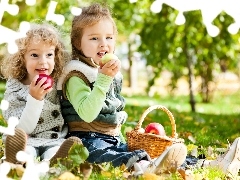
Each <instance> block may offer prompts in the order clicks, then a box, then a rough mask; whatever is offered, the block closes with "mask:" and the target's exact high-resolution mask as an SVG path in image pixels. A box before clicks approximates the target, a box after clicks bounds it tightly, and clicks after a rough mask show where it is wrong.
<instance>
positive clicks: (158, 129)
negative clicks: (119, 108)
mask: <svg viewBox="0 0 240 180" xmlns="http://www.w3.org/2000/svg"><path fill="white" fill-rule="evenodd" d="M145 133H151V134H155V135H160V136H166V132H165V129H164V127H163V126H162V125H161V124H159V123H150V124H148V125H147V126H146V128H145Z"/></svg>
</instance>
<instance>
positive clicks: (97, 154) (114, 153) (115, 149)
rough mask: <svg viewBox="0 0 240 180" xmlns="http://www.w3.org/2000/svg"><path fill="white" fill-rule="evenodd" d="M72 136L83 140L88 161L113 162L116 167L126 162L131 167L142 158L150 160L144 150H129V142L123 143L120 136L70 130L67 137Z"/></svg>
mask: <svg viewBox="0 0 240 180" xmlns="http://www.w3.org/2000/svg"><path fill="white" fill-rule="evenodd" d="M70 136H76V137H79V138H80V139H81V140H82V143H83V145H84V146H85V147H86V148H87V149H88V151H89V157H88V158H87V161H88V162H90V163H97V164H99V163H104V162H111V163H112V165H113V166H114V167H117V166H121V165H122V164H125V166H126V167H127V168H131V167H132V166H133V164H134V163H136V162H138V161H140V160H150V157H149V155H148V154H147V152H146V151H144V150H135V151H132V152H130V151H128V147H127V144H124V143H122V142H121V141H120V137H119V136H109V135H105V134H100V133H94V132H70V133H68V135H67V138H68V137H70Z"/></svg>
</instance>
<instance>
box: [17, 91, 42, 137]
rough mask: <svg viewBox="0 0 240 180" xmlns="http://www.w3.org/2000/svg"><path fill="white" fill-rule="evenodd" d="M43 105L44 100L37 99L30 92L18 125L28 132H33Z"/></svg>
mask: <svg viewBox="0 0 240 180" xmlns="http://www.w3.org/2000/svg"><path fill="white" fill-rule="evenodd" d="M43 105H44V100H42V101H39V100H36V99H34V98H33V97H32V96H31V95H30V94H29V95H28V97H27V102H26V106H25V108H24V109H23V111H22V114H21V117H20V119H19V124H18V125H17V127H18V128H21V129H23V130H24V131H25V132H26V133H27V134H31V133H32V132H33V131H34V129H35V128H36V126H37V123H38V120H39V117H40V115H41V112H42V109H43Z"/></svg>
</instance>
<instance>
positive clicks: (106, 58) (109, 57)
mask: <svg viewBox="0 0 240 180" xmlns="http://www.w3.org/2000/svg"><path fill="white" fill-rule="evenodd" d="M112 59H118V57H117V56H116V55H115V54H112V53H107V54H105V55H104V56H103V57H102V59H101V62H102V64H106V63H107V62H108V61H110V60H112Z"/></svg>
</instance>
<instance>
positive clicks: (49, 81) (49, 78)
mask: <svg viewBox="0 0 240 180" xmlns="http://www.w3.org/2000/svg"><path fill="white" fill-rule="evenodd" d="M44 77H46V78H47V80H46V81H45V82H44V83H43V84H42V86H43V85H45V84H50V85H49V86H48V87H47V88H45V90H47V89H49V88H51V87H52V86H53V79H52V77H51V76H49V75H47V74H39V77H38V79H37V81H36V84H37V83H38V82H39V81H40V80H41V79H42V78H44Z"/></svg>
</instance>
